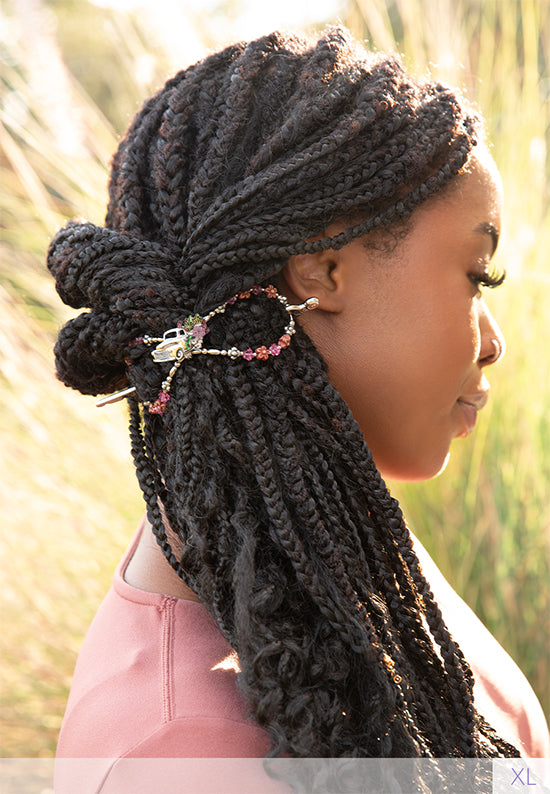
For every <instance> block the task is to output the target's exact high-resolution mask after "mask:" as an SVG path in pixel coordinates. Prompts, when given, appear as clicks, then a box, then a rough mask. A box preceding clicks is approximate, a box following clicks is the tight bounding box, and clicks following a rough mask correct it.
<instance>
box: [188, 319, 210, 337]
mask: <svg viewBox="0 0 550 794" xmlns="http://www.w3.org/2000/svg"><path fill="white" fill-rule="evenodd" d="M209 330H210V329H209V328H208V326H207V325H206V320H202V322H200V323H197V325H195V326H193V330H192V331H191V336H193V337H194V338H195V339H203V338H204V335H205V334H207V333H208V331H209Z"/></svg>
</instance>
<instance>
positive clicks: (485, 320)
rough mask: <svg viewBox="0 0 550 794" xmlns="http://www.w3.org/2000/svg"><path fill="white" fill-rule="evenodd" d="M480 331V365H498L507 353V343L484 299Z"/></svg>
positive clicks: (480, 317)
mask: <svg viewBox="0 0 550 794" xmlns="http://www.w3.org/2000/svg"><path fill="white" fill-rule="evenodd" d="M479 330H480V334H481V344H480V350H479V359H478V363H479V365H480V366H481V367H487V366H489V364H496V363H497V361H499V360H500V359H501V358H502V356H503V355H504V353H505V352H506V341H505V339H504V335H503V333H502V331H501V330H500V328H499V325H498V323H497V321H496V320H495V318H494V317H493V315H492V314H491V312H490V311H489V309H488V308H487V304H486V303H485V301H484V300H483V299H481V301H480V309H479Z"/></svg>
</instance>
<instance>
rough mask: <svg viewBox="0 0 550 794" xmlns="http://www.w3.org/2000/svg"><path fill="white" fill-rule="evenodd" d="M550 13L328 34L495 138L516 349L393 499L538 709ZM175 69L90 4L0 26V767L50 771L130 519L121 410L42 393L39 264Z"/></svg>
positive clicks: (533, 8) (134, 499)
mask: <svg viewBox="0 0 550 794" xmlns="http://www.w3.org/2000/svg"><path fill="white" fill-rule="evenodd" d="M31 11H32V17H31V16H30V14H31ZM215 11H216V13H215V16H213V17H212V20H210V18H209V17H207V16H204V17H203V18H201V19H200V26H199V29H200V31H201V36H202V38H203V40H204V41H205V42H207V44H208V45H209V46H211V45H213V44H214V41H213V39H214V34H213V32H212V31H213V27H214V26H216V30H218V29H219V28H220V19H221V18H223V15H224V14H226V15H228V14H229V15H231V14H234V8H233V4H232V3H229V2H228V3H219V4H217V6H216V9H215ZM549 16H550V5H549V4H548V3H547V2H535V0H521V2H520V0H506V2H500V1H499V0H484V1H483V2H481V0H393V1H390V0H353V2H349V3H348V5H347V10H346V12H345V14H343V15H342V19H343V21H344V22H345V23H347V24H348V25H349V26H350V27H352V28H353V29H354V31H355V33H356V35H359V36H361V37H365V38H367V39H368V41H369V43H370V45H371V46H374V47H378V48H380V49H389V48H394V49H396V50H398V51H400V52H404V54H405V58H406V60H407V62H408V64H409V65H411V66H414V68H415V69H416V70H418V69H421V70H422V71H424V70H425V69H426V68H427V66H428V65H431V70H432V72H433V73H435V74H437V75H439V76H440V77H442V78H444V79H446V80H448V81H449V82H451V83H454V84H457V83H458V84H460V85H463V86H464V87H465V89H466V90H467V91H468V93H469V95H470V96H472V97H473V98H474V99H475V100H476V101H477V102H478V103H479V105H480V107H481V109H482V110H483V112H484V115H485V116H486V118H487V119H488V130H489V137H490V138H491V140H492V141H493V144H494V153H495V157H496V159H497V162H498V164H499V166H500V168H501V171H502V174H503V180H504V185H505V191H506V194H507V199H508V207H507V218H506V226H507V234H506V235H505V239H504V240H503V243H502V247H501V250H500V253H499V258H500V263H501V264H502V265H504V266H505V267H506V268H507V269H508V271H509V285H508V287H504V288H502V290H499V292H498V293H496V294H495V295H492V296H490V298H491V307H492V308H493V309H494V313H495V315H496V316H497V317H498V319H499V321H500V322H501V325H502V327H503V330H504V332H505V335H506V337H507V340H508V343H509V352H508V354H507V356H506V358H505V359H504V361H503V363H502V365H499V367H497V368H496V369H495V372H494V374H491V380H492V381H493V385H494V387H495V397H494V400H493V402H492V404H491V406H490V407H489V408H488V409H486V411H485V412H484V413H485V415H484V416H482V418H481V421H480V425H479V427H478V430H477V431H476V433H475V434H474V435H473V436H472V438H470V439H468V440H467V441H465V442H464V441H460V442H457V443H456V446H455V449H454V450H453V456H452V461H451V464H450V466H449V468H448V471H447V472H446V474H445V475H443V476H442V477H440V478H438V479H436V480H434V481H432V482H430V483H425V484H422V485H414V486H403V485H399V486H397V485H396V486H395V488H394V490H395V491H396V492H397V494H398V495H399V497H400V499H401V500H402V502H403V504H404V508H405V512H406V514H407V515H408V518H409V521H410V523H411V525H412V526H413V528H414V530H415V531H417V533H418V534H419V536H420V537H421V539H422V540H423V541H424V542H425V544H426V545H427V547H428V548H429V550H430V551H431V553H432V554H433V556H434V557H435V559H436V560H437V561H438V563H439V564H440V565H441V567H442V569H443V571H444V572H445V574H446V575H447V576H448V578H449V579H450V580H451V581H452V582H453V584H454V585H455V586H456V587H457V589H458V590H459V592H461V593H462V594H463V595H464V596H465V597H466V600H468V602H469V603H470V604H472V606H473V607H474V608H475V609H476V611H477V612H478V614H480V616H481V617H482V618H483V619H484V620H485V621H486V623H487V625H488V626H489V627H490V628H491V630H492V631H493V632H494V634H495V635H496V636H497V638H498V639H499V640H500V641H501V642H502V643H503V645H504V646H505V647H507V648H508V650H509V651H510V652H511V653H512V655H513V656H514V658H515V659H516V660H517V661H518V663H519V664H520V666H521V667H522V669H523V670H524V671H525V672H526V673H527V675H528V677H529V678H530V680H531V682H532V683H533V684H534V686H535V689H536V691H537V693H538V694H539V697H540V698H541V700H542V701H543V703H544V704H545V707H546V709H547V711H548V710H550V703H549V685H548V675H547V671H546V669H545V664H546V660H547V659H548V655H549V648H548V642H549V634H550V631H549V626H548V615H549V614H550V610H549V607H550V604H549V588H548V581H549V576H548V574H549V570H548V557H549V554H548V552H549V548H550V502H549V500H548V495H547V494H548V491H549V487H548V486H549V484H550V457H549V456H548V454H547V449H548V444H549V442H550V410H549V409H550V377H549V376H550V372H549V368H550V363H549V357H548V352H547V350H546V340H547V339H548V338H550V335H549V331H550V328H549V325H550V316H549V312H548V310H547V308H546V311H545V307H548V305H550V303H549V299H550V294H549V293H550V272H549V271H550V267H549V265H548V262H547V261H546V260H545V252H547V251H548V250H549V247H550V224H549V216H548V213H549V209H548V208H549V201H548V198H549V196H548V182H549V160H548V156H547V145H548V131H549V129H550V118H549V114H550V108H549V102H548V98H549V93H550V81H549V77H548V62H549V57H550V53H549V48H550V20H549ZM193 20H194V21H193V24H195V23H196V22H197V20H196V18H193ZM209 26H210V27H209ZM219 45H220V41H219V40H218V41H216V42H215V46H219ZM185 62H186V61H185V59H184V58H182V59H181V65H185ZM167 63H168V57H167V55H166V54H165V52H164V50H163V49H162V46H161V44H160V43H159V41H158V40H156V39H155V34H154V33H153V31H152V30H151V28H150V26H148V25H147V24H145V22H144V21H143V19H141V18H137V17H132V16H130V15H127V14H126V15H125V14H120V13H115V12H114V11H111V10H108V9H101V8H99V7H96V6H93V5H91V4H89V3H87V2H85V1H84V0H78V2H77V0H52V2H50V3H48V4H42V3H40V2H38V0H33V2H30V0H11V2H9V0H5V3H4V10H3V11H2V10H1V9H0V86H1V93H0V185H1V187H0V229H1V231H2V239H1V241H0V316H1V317H2V322H1V325H0V420H1V421H2V426H3V427H4V428H6V429H8V428H9V433H7V432H5V433H4V436H3V439H2V445H1V448H0V463H1V467H2V468H1V471H2V477H1V478H0V497H1V499H2V502H3V504H4V506H5V508H6V509H5V510H4V521H3V527H2V534H1V536H0V563H1V564H2V568H3V571H4V572H5V573H4V585H3V595H4V603H3V621H2V632H1V635H0V654H1V656H2V659H3V661H4V664H3V683H4V687H3V691H2V694H1V695H0V701H1V704H2V707H3V715H4V717H3V726H2V731H3V734H2V737H1V746H2V752H3V755H6V756H40V755H43V756H48V755H51V754H52V753H53V751H54V747H55V741H56V736H57V731H58V729H59V725H60V721H61V716H62V713H63V709H64V704H65V700H66V696H67V692H68V687H69V684H70V677H71V673H72V668H73V665H74V660H75V656H76V653H77V651H78V647H79V645H80V643H81V641H82V637H83V634H84V632H85V630H86V627H87V625H88V624H89V622H90V619H91V617H92V615H93V613H94V611H95V609H96V608H97V605H98V603H99V601H100V599H101V597H102V595H103V593H104V592H105V591H106V589H107V588H108V586H109V582H110V579H111V576H112V571H113V568H114V566H115V564H116V562H117V560H118V558H119V556H120V554H121V551H122V549H123V548H124V546H125V545H126V544H127V542H128V539H129V537H130V536H131V534H132V531H133V528H134V526H135V525H136V523H137V521H138V518H139V515H140V513H141V512H142V509H143V508H142V502H141V497H140V495H139V493H138V490H137V485H136V484H135V478H134V474H133V470H132V465H131V462H130V460H129V454H128V443H127V434H126V429H125V416H124V408H123V407H120V406H113V407H110V408H108V409H107V408H106V409H103V410H102V411H98V410H97V409H96V408H95V407H94V404H93V400H90V399H89V398H84V397H81V396H80V395H77V394H74V393H72V392H70V391H69V390H67V389H65V388H64V387H63V386H62V385H61V384H60V383H58V382H57V381H56V380H55V376H54V372H53V357H52V353H51V348H52V344H53V340H54V338H55V333H56V330H57V328H58V327H59V325H60V324H61V323H62V322H64V321H65V320H66V319H67V318H68V317H69V316H70V315H69V312H67V311H66V310H65V309H64V308H63V307H62V306H61V304H60V301H59V300H58V299H57V297H56V296H55V293H54V290H53V287H52V284H51V280H50V279H49V277H48V275H47V274H46V272H45V267H44V257H45V251H46V248H47V244H48V240H49V238H50V236H51V235H52V233H53V232H54V231H55V229H56V227H58V226H60V225H61V224H62V223H63V222H64V221H65V219H66V218H68V217H71V216H73V215H82V216H84V217H86V218H88V219H89V220H92V221H96V222H101V219H102V217H103V213H104V208H105V201H106V181H107V166H108V163H109V160H110V156H111V154H112V152H113V151H114V149H115V147H116V137H117V134H118V133H120V132H121V131H122V129H124V127H125V126H126V125H127V122H128V119H129V117H130V116H131V115H132V113H133V112H134V110H135V108H136V106H137V104H138V103H139V101H140V100H141V98H142V97H143V96H145V95H146V94H148V93H150V91H151V90H153V89H154V87H155V86H156V85H159V84H160V83H161V82H162V80H163V78H164V76H165V74H166V72H167V68H168V67H167ZM489 414H490V415H489Z"/></svg>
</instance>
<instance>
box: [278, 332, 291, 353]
mask: <svg viewBox="0 0 550 794" xmlns="http://www.w3.org/2000/svg"><path fill="white" fill-rule="evenodd" d="M277 344H278V345H279V347H281V348H282V349H283V350H284V349H285V348H286V347H288V346H289V344H290V336H289V335H288V334H283V335H282V336H281V338H280V339H279V341H278V342H277Z"/></svg>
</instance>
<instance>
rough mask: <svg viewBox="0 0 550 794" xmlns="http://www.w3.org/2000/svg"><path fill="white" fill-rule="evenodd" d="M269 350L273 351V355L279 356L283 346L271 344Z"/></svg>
mask: <svg viewBox="0 0 550 794" xmlns="http://www.w3.org/2000/svg"><path fill="white" fill-rule="evenodd" d="M269 352H270V353H271V355H272V356H278V355H279V353H280V352H281V348H280V347H279V345H270V346H269Z"/></svg>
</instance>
